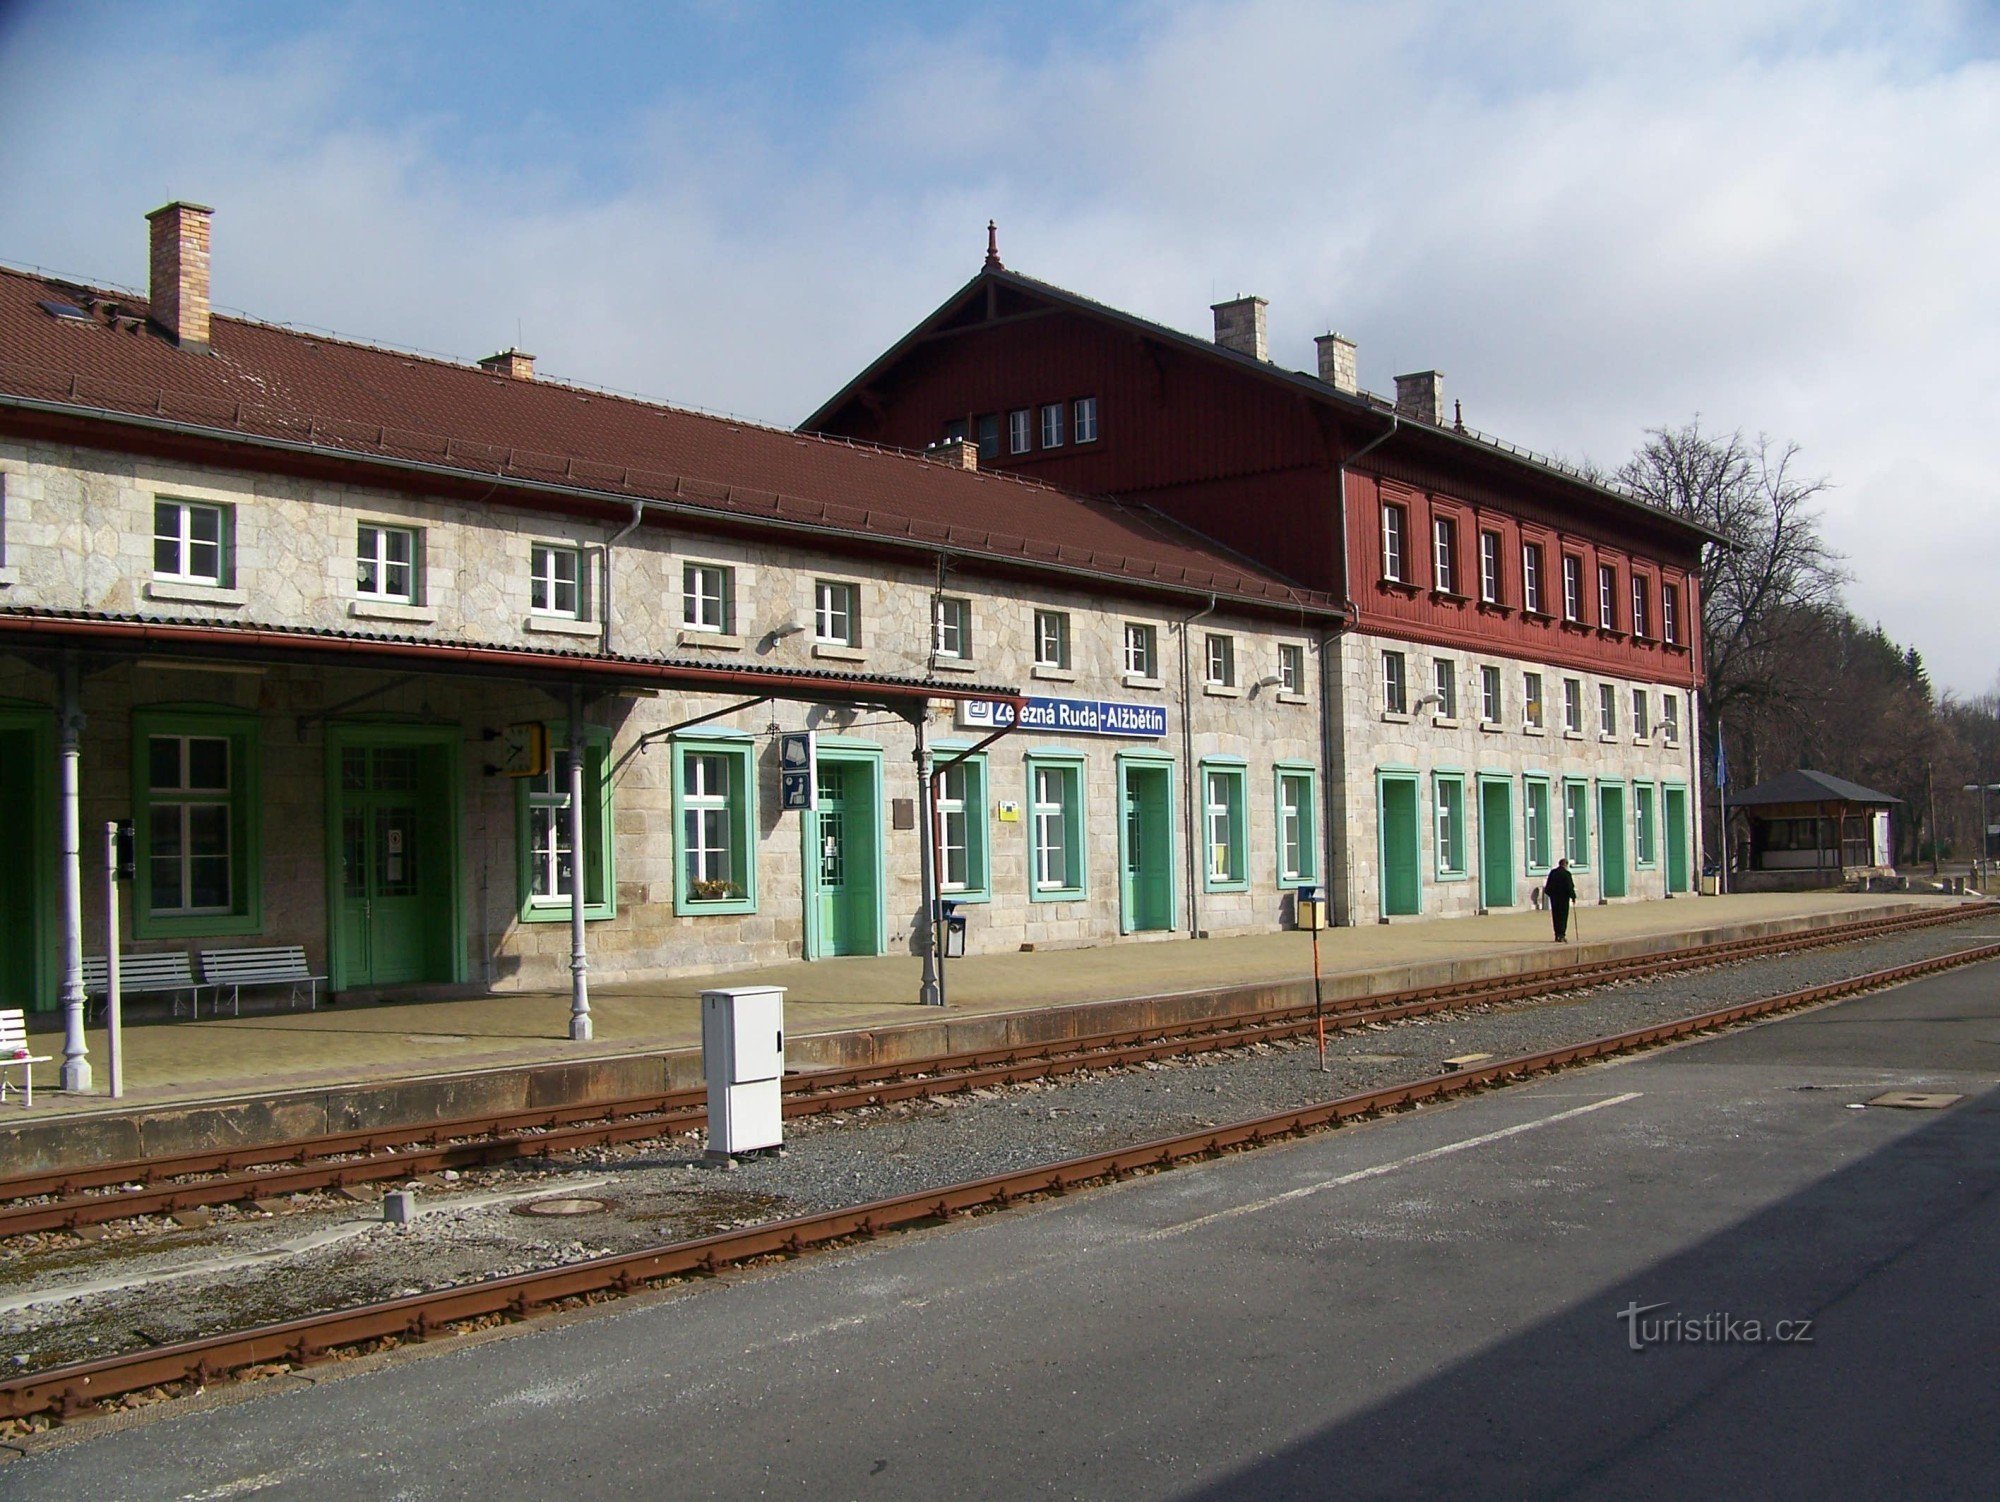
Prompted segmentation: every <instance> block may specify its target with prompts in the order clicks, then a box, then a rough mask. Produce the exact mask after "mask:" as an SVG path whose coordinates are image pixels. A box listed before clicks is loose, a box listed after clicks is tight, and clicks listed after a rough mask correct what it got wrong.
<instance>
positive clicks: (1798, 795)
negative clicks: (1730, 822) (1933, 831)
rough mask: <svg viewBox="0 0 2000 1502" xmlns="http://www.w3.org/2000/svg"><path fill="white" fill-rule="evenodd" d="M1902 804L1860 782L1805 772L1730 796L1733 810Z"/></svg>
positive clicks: (1779, 778) (1880, 806) (1763, 783)
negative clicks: (1783, 805) (1795, 805)
mask: <svg viewBox="0 0 2000 1502" xmlns="http://www.w3.org/2000/svg"><path fill="white" fill-rule="evenodd" d="M1902 801H1903V800H1902V799H1901V798H1897V797H1893V796H1892V795H1890V794H1888V793H1878V792H1876V791H1875V790H1874V789H1873V788H1865V787H1863V786H1862V785H1861V784H1860V783H1858V782H1849V781H1848V780H1847V779H1846V778H1845V777H1835V776H1834V775H1833V774H1832V773H1830V772H1809V771H1806V770H1805V769H1803V768H1801V769H1800V770H1798V771H1796V772H1786V773H1783V774H1782V775H1780V776H1777V777H1773V778H1772V779H1771V780H1770V781H1769V782H1760V783H1758V784H1757V785H1756V786H1755V787H1753V788H1746V789H1744V791H1742V792H1740V793H1735V794H1732V795H1730V797H1729V806H1730V807H1731V808H1756V807H1761V806H1763V805H1766V804H1777V803H1856V804H1863V805H1867V806H1869V807H1875V808H1888V807H1889V806H1891V805H1892V804H1897V803H1901V802H1902Z"/></svg>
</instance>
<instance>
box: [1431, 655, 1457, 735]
mask: <svg viewBox="0 0 2000 1502" xmlns="http://www.w3.org/2000/svg"><path fill="white" fill-rule="evenodd" d="M1431 692H1432V693H1434V694H1436V695H1437V701H1438V703H1437V716H1438V718H1439V719H1441V720H1455V719H1457V718H1458V664H1457V663H1455V662H1453V661H1452V660H1451V659H1450V658H1449V657H1433V658H1432V659H1431Z"/></svg>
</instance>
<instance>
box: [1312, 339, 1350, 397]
mask: <svg viewBox="0 0 2000 1502" xmlns="http://www.w3.org/2000/svg"><path fill="white" fill-rule="evenodd" d="M1313 343H1314V344H1315V345H1317V346H1318V347H1319V378H1320V379H1321V380H1322V381H1325V382H1326V383H1327V385H1329V386H1331V387H1332V388H1333V389H1334V390H1335V391H1344V392H1346V393H1347V394H1348V395H1349V396H1353V395H1355V394H1356V393H1357V392H1359V391H1360V390H1361V386H1360V382H1359V381H1358V380H1357V378H1356V376H1355V369H1354V349H1355V345H1354V341H1353V340H1352V339H1350V338H1348V337H1347V336H1346V335H1345V334H1321V335H1320V336H1319V337H1318V338H1317V339H1315V340H1313Z"/></svg>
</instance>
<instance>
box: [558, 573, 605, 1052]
mask: <svg viewBox="0 0 2000 1502" xmlns="http://www.w3.org/2000/svg"><path fill="white" fill-rule="evenodd" d="M605 621H606V624H607V625H608V624H609V622H610V615H609V612H607V613H606V616H605ZM586 752H587V746H586V743H585V741H584V738H583V690H582V689H581V688H580V687H574V686H573V687H571V689H570V691H569V767H568V771H569V850H570V856H569V859H570V875H569V976H570V979H569V1040H570V1042H572V1043H588V1042H589V1041H590V1039H591V1027H590V956H589V955H588V954H587V953H585V951H584V942H583V908H584V899H585V892H584V888H585V887H586V886H587V885H588V880H587V876H586V873H587V871H588V869H589V862H588V861H587V860H586V859H585V851H584V847H583V759H584V756H585V754H586ZM610 833H611V831H610V830H606V831H605V834H606V836H607V837H609V835H610Z"/></svg>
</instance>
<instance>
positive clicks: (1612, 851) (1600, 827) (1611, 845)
mask: <svg viewBox="0 0 2000 1502" xmlns="http://www.w3.org/2000/svg"><path fill="white" fill-rule="evenodd" d="M1625 843H1626V829H1625V789H1623V788H1620V787H1603V786H1600V787H1599V788H1598V790H1597V852H1598V857H1599V859H1600V860H1602V861H1603V863H1604V866H1603V870H1602V871H1600V872H1599V873H1598V890H1599V892H1601V893H1602V894H1603V895H1604V896H1606V897H1623V896H1624V895H1625V873H1626V864H1625V859H1626V857H1625Z"/></svg>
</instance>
